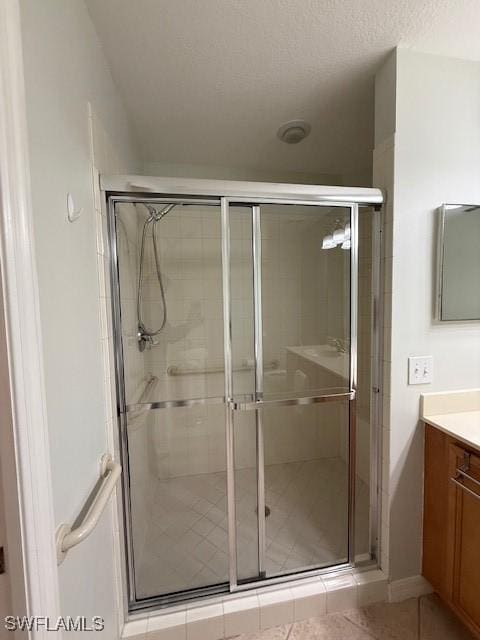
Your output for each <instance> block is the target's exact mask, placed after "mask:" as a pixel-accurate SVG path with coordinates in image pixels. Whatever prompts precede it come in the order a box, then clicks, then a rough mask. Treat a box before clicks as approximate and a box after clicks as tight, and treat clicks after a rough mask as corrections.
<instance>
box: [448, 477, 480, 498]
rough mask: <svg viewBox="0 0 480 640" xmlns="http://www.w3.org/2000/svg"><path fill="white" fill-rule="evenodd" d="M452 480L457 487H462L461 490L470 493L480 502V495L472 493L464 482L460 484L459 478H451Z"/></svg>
mask: <svg viewBox="0 0 480 640" xmlns="http://www.w3.org/2000/svg"><path fill="white" fill-rule="evenodd" d="M450 480H451V481H452V482H453V483H454V484H456V485H457V487H460V489H463V490H464V491H466V492H467V493H469V494H470V495H471V496H473V497H474V498H477V500H480V496H479V495H478V493H475V491H472V490H471V489H469V488H468V487H466V486H465V485H464V484H463V482H459V481H458V479H457V478H450Z"/></svg>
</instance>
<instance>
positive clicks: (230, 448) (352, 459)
mask: <svg viewBox="0 0 480 640" xmlns="http://www.w3.org/2000/svg"><path fill="white" fill-rule="evenodd" d="M221 202H222V269H223V291H224V328H225V333H224V353H225V399H226V404H227V409H226V414H227V418H226V441H227V495H228V505H229V506H228V509H229V512H228V522H229V542H230V544H229V554H230V590H231V591H232V592H234V591H244V590H248V589H251V588H254V587H259V586H262V585H266V584H276V583H282V582H286V581H288V580H292V579H295V578H298V577H302V576H307V575H316V574H323V573H326V572H328V571H331V570H332V569H335V570H336V571H339V570H340V571H341V570H348V569H351V568H352V567H353V566H354V565H355V489H356V392H357V324H358V312H357V307H358V215H359V205H358V203H355V202H342V201H341V202H336V201H328V202H312V201H305V200H294V199H278V198H266V199H262V198H254V197H253V198H225V197H224V198H222V201H221ZM260 204H268V205H271V204H278V205H308V206H313V207H315V206H316V207H319V208H320V209H321V208H324V207H341V208H343V209H349V211H350V225H351V249H350V274H349V275H350V349H349V362H350V367H349V391H348V392H347V393H329V394H325V395H318V396H308V397H298V398H285V399H279V400H263V345H262V340H263V331H262V275H261V246H262V245H261V242H262V238H261V227H260ZM236 205H243V206H245V205H246V206H248V207H250V208H251V210H252V213H251V215H252V260H253V296H254V305H253V306H254V360H255V363H254V370H255V391H254V393H253V394H252V397H251V398H249V399H247V400H246V401H243V398H242V399H241V400H238V399H237V398H235V397H234V396H233V368H232V357H231V353H232V341H231V326H232V317H231V278H230V224H229V208H230V206H236ZM345 398H347V399H348V401H349V411H348V414H349V421H348V422H349V423H348V438H347V440H348V559H347V562H346V563H341V564H340V563H339V564H334V565H332V566H331V567H326V568H317V569H315V568H312V569H308V570H306V571H301V572H296V573H290V574H286V575H282V576H274V577H271V578H265V565H264V562H265V546H266V524H265V474H264V437H263V424H262V407H264V406H272V407H273V406H295V405H306V404H314V403H322V402H332V401H333V402H336V401H341V400H344V399H345ZM236 410H253V411H255V421H256V445H257V446H256V448H257V496H258V499H257V517H258V569H259V578H260V579H259V580H257V581H247V582H242V583H240V584H239V582H238V572H237V555H236V554H237V548H238V547H237V543H236V515H235V466H234V465H235V455H234V454H235V452H234V440H235V438H234V421H233V415H234V412H235V411H236Z"/></svg>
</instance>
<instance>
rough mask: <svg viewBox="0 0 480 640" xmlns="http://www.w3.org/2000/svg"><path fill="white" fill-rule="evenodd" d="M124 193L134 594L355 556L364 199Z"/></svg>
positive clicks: (120, 257)
mask: <svg viewBox="0 0 480 640" xmlns="http://www.w3.org/2000/svg"><path fill="white" fill-rule="evenodd" d="M109 202H110V209H109V216H110V218H109V219H110V239H111V247H112V265H113V266H114V269H113V271H112V285H113V298H114V301H113V302H114V322H115V343H116V344H115V351H116V358H117V396H118V408H119V424H120V435H121V444H122V459H123V466H124V471H125V476H124V502H125V525H126V526H125V530H126V543H127V560H128V576H129V590H130V601H131V602H130V603H131V606H132V607H138V606H141V605H142V604H143V603H145V604H151V603H154V602H160V603H163V602H171V601H176V600H180V599H185V598H188V597H194V596H195V595H202V594H211V593H215V592H223V591H228V590H230V591H234V590H237V589H243V588H247V587H248V586H249V585H253V584H256V583H257V582H259V581H264V580H268V579H275V578H280V577H282V576H285V575H288V574H293V573H295V574H299V573H302V572H306V571H310V570H315V569H317V570H319V569H324V568H326V567H331V566H339V565H344V564H347V563H351V562H353V561H354V555H355V553H354V548H355V547H354V513H355V511H354V509H355V416H356V412H355V393H356V335H357V330H356V326H357V318H356V308H357V305H356V285H357V253H356V247H357V214H358V210H357V206H356V205H355V204H344V203H335V202H328V203H315V202H312V203H305V202H302V203H294V202H288V201H280V200H275V199H271V200H269V201H255V200H253V201H252V200H249V201H246V200H242V199H238V200H229V199H227V198H225V197H215V198H214V197H212V198H195V197H189V196H182V197H177V198H172V197H171V196H169V197H155V196H150V197H141V198H139V197H135V196H134V195H132V196H119V195H118V194H117V195H115V196H112V197H111V198H110V201H109Z"/></svg>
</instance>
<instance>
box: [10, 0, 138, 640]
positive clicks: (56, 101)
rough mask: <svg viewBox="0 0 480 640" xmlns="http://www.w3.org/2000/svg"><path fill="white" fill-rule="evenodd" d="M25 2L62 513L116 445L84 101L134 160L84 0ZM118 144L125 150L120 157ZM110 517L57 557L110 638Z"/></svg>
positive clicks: (69, 607) (107, 139)
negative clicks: (70, 202) (71, 217)
mask: <svg viewBox="0 0 480 640" xmlns="http://www.w3.org/2000/svg"><path fill="white" fill-rule="evenodd" d="M21 14H22V37H23V47H24V61H25V83H26V97H27V118H28V127H29V152H30V166H31V174H32V196H33V214H34V222H35V240H36V255H37V263H38V277H39V289H40V302H41V320H42V333H43V351H44V362H45V378H46V394H47V411H48V424H49V435H50V446H51V461H52V481H53V494H54V510H55V517H56V521H57V523H58V524H60V523H61V522H69V523H71V522H73V521H74V520H75V518H76V517H77V515H78V514H79V512H80V509H81V508H82V506H83V505H84V503H85V501H86V499H87V497H88V495H89V493H90V491H91V490H92V489H93V487H94V485H95V482H96V481H97V480H98V474H99V460H100V456H101V455H102V453H104V452H105V451H106V450H107V449H109V448H110V447H111V439H109V438H108V436H107V430H106V424H107V414H108V406H109V405H108V402H109V398H107V397H106V385H105V384H104V378H105V371H104V359H103V358H102V356H103V355H104V351H105V344H104V343H105V340H103V338H104V336H103V334H102V328H101V327H102V323H101V319H102V316H101V314H100V287H101V284H102V278H101V277H100V278H99V277H98V272H97V264H99V265H101V266H103V260H104V259H103V258H102V260H101V261H99V260H97V256H98V245H97V236H98V234H97V228H98V225H97V215H96V207H95V203H94V193H93V182H92V153H93V150H92V140H91V135H90V133H91V126H90V125H91V124H92V118H91V117H89V116H90V113H89V109H88V103H89V102H91V103H92V105H93V110H94V113H95V114H96V116H98V119H99V121H100V122H102V123H103V128H102V129H101V131H100V132H98V133H97V135H98V136H99V139H98V140H97V141H96V143H95V144H96V146H97V149H98V148H102V149H103V157H104V162H105V166H106V168H107V170H108V167H110V170H120V171H124V172H127V171H128V172H132V171H135V170H137V166H138V164H137V163H136V155H135V148H134V143H133V138H132V135H131V132H130V130H129V126H128V122H127V119H126V116H125V113H124V110H123V108H122V105H121V102H120V100H119V98H118V95H117V92H116V89H115V86H114V83H113V81H112V79H111V76H110V73H109V70H108V66H107V64H106V62H105V60H104V57H103V53H102V50H101V47H100V44H99V42H98V40H97V37H96V34H95V31H94V28H93V25H92V24H91V22H90V18H89V16H88V13H87V11H86V9H85V7H84V5H83V2H64V1H63V0H45V1H43V2H37V0H22V1H21ZM100 138H101V139H100ZM114 151H115V156H116V158H120V160H121V161H120V162H114V161H113V159H112V158H113V154H114ZM109 163H110V164H109ZM115 167H116V169H115ZM98 168H99V169H100V170H102V169H104V167H98ZM67 192H71V193H72V195H73V197H74V199H75V203H76V206H77V207H82V209H83V213H82V216H81V218H80V219H79V220H78V221H77V222H75V223H73V224H71V223H69V222H67V220H66V197H67ZM104 302H105V301H104ZM102 340H103V342H102ZM112 526H113V523H112V512H111V511H107V512H106V514H105V515H104V517H103V518H102V519H101V521H100V523H99V525H98V527H97V529H96V530H95V532H94V533H93V534H92V535H91V537H90V538H89V539H88V540H87V541H85V542H84V543H83V544H82V545H81V546H80V547H78V548H76V549H74V550H72V551H71V552H70V553H69V555H68V556H67V558H66V560H65V562H64V563H63V564H62V565H61V566H60V568H59V581H60V595H61V605H62V614H64V615H85V616H92V615H101V616H104V617H105V619H106V624H107V630H106V632H104V634H103V635H104V636H105V638H115V637H117V635H118V620H117V617H116V605H117V603H116V591H115V588H114V586H113V585H114V582H115V565H114V557H113V553H112V540H113V530H112Z"/></svg>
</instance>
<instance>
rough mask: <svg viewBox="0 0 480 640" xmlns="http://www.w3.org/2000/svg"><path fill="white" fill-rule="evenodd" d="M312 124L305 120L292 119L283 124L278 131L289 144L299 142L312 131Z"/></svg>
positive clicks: (280, 136) (282, 139) (280, 137)
mask: <svg viewBox="0 0 480 640" xmlns="http://www.w3.org/2000/svg"><path fill="white" fill-rule="evenodd" d="M310 129H311V127H310V125H309V124H308V122H305V120H290V122H286V123H285V124H282V126H281V127H280V129H279V130H278V131H277V136H278V137H279V139H280V140H281V141H282V142H286V143H287V144H298V143H299V142H301V141H302V140H303V139H304V138H306V137H307V136H308V134H309V133H310Z"/></svg>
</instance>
